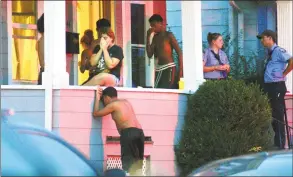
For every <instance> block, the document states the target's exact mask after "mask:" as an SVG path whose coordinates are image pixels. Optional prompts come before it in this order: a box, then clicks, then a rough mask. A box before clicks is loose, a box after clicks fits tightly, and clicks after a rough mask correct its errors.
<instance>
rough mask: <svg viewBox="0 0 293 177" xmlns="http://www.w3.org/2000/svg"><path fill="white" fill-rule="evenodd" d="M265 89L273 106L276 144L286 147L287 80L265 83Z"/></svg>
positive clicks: (282, 147)
mask: <svg viewBox="0 0 293 177" xmlns="http://www.w3.org/2000/svg"><path fill="white" fill-rule="evenodd" d="M264 91H265V92H266V93H267V95H268V97H269V100H270V105H271V108H272V116H273V121H272V126H273V129H274V132H275V138H274V144H275V146H278V147H280V148H281V149H284V148H285V142H286V139H285V124H284V109H285V94H286V91H287V88H286V85H285V82H284V81H283V82H273V83H265V85H264Z"/></svg>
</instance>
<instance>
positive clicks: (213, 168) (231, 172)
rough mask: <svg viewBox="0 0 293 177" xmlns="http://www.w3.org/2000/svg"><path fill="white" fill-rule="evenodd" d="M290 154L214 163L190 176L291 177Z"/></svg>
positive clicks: (240, 158)
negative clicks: (287, 176)
mask: <svg viewBox="0 0 293 177" xmlns="http://www.w3.org/2000/svg"><path fill="white" fill-rule="evenodd" d="M290 152H291V153H290ZM290 152H289V153H281V154H276V153H273V154H269V153H266V152H262V153H258V154H256V155H249V156H242V157H236V158H231V159H226V160H221V161H216V162H213V163H210V164H208V165H206V166H203V167H202V168H199V169H197V170H195V171H194V172H193V173H192V176H255V175H257V176H259V175H262V176H263V175H264V176H272V174H274V175H273V176H286V175H289V176H292V151H290Z"/></svg>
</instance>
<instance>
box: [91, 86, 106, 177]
mask: <svg viewBox="0 0 293 177" xmlns="http://www.w3.org/2000/svg"><path fill="white" fill-rule="evenodd" d="M94 92H95V91H94ZM94 95H95V96H94V100H93V101H92V103H91V107H90V108H91V111H92V110H93V109H94V104H95V99H96V94H95V93H94ZM102 107H103V105H102V104H101V103H100V109H101V108H102ZM102 121H103V120H102V118H97V119H94V118H93V117H92V122H91V125H92V126H91V131H90V142H89V146H90V147H89V148H90V154H89V158H90V161H91V162H92V164H93V166H94V167H95V169H96V171H97V173H98V174H99V175H102V174H103V173H104V171H103V168H104V165H103V160H102V159H104V147H103V138H102Z"/></svg>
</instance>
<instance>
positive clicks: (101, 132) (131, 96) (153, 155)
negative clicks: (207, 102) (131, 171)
mask: <svg viewBox="0 0 293 177" xmlns="http://www.w3.org/2000/svg"><path fill="white" fill-rule="evenodd" d="M118 94H119V97H120V98H125V99H128V100H129V101H130V102H131V104H132V105H133V107H134V110H135V113H136V115H137V118H138V120H139V121H140V123H141V125H142V127H143V129H144V133H145V136H151V137H152V140H153V141H154V144H152V145H151V144H146V145H145V155H146V156H150V159H151V165H152V166H153V167H154V168H153V169H152V170H156V169H157V170H160V169H168V171H164V173H163V174H164V175H172V176H173V175H175V174H176V168H175V157H174V150H173V149H174V145H175V144H177V142H178V139H179V137H180V131H181V130H182V125H183V122H184V113H185V109H186V103H187V98H186V96H185V95H179V94H176V93H153V92H145V93H141V92H131V91H120V92H119V93H118ZM53 95H54V98H53V102H54V103H53V129H54V131H55V132H58V134H59V135H60V136H61V137H63V138H65V140H67V141H68V142H69V143H71V144H73V145H74V146H75V147H77V148H78V149H79V150H80V151H81V152H83V153H84V154H85V155H86V156H87V157H89V159H90V160H91V161H92V163H93V164H94V165H95V167H96V169H97V170H98V171H99V172H102V170H103V168H105V166H104V165H105V163H104V161H105V160H106V159H107V156H113V155H118V156H120V146H119V144H106V136H119V134H118V132H117V130H116V126H115V124H114V121H113V120H112V119H111V116H105V117H103V118H102V119H101V118H98V119H93V117H92V108H93V104H94V91H89V90H80V91H77V90H55V91H54V94H53ZM162 105H164V106H162ZM169 169H170V170H169ZM152 172H154V171H152Z"/></svg>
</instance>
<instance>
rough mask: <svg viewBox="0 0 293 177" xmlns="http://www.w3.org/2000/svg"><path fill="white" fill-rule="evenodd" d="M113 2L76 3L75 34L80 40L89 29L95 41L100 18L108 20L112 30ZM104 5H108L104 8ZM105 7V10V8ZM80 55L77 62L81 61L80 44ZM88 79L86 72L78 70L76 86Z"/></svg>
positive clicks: (81, 49)
mask: <svg viewBox="0 0 293 177" xmlns="http://www.w3.org/2000/svg"><path fill="white" fill-rule="evenodd" d="M114 3H115V2H114V1H77V32H78V33H79V34H80V38H82V36H83V33H84V31H85V30H87V29H91V30H93V32H94V38H95V39H97V31H96V21H97V20H99V19H101V18H107V19H109V20H110V22H111V25H112V28H113V29H115V26H114V19H115V18H114ZM106 4H107V5H108V4H110V5H109V6H106ZM105 7H106V8H105ZM105 11H108V12H109V11H110V12H111V16H110V17H108V16H105V13H104V12H105ZM79 47H80V54H79V55H78V61H81V53H82V51H83V48H82V46H81V44H80V46H79ZM88 77H89V73H88V71H85V72H84V73H81V72H80V70H79V69H78V85H81V84H82V83H83V82H84V81H86V80H87V79H88Z"/></svg>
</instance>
